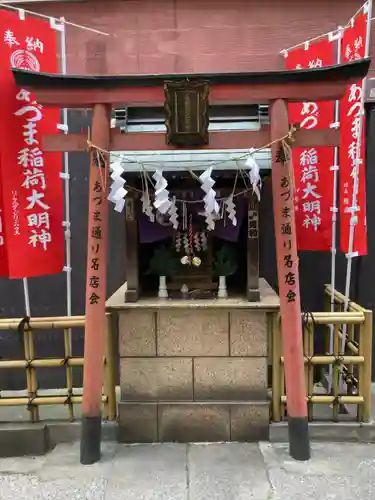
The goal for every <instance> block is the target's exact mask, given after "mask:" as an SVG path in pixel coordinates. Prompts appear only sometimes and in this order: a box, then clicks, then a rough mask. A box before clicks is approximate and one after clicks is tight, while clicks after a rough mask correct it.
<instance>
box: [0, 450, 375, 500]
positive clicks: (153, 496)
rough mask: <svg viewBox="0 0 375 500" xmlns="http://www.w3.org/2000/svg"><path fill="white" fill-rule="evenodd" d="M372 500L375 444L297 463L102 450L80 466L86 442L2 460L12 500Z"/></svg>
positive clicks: (272, 455)
mask: <svg viewBox="0 0 375 500" xmlns="http://www.w3.org/2000/svg"><path fill="white" fill-rule="evenodd" d="M14 498H16V499H17V500H26V499H27V500H47V499H51V500H66V499H68V500H78V499H79V500H295V499H296V500H297V499H298V500H302V499H303V500H310V499H311V500H313V499H314V500H335V499H340V500H346V499H347V500H352V499H353V498H360V499H361V500H370V499H371V500H373V499H374V498H375V445H367V444H330V443H324V444H314V445H313V458H312V459H311V460H310V461H309V462H295V461H293V460H292V459H291V458H290V457H289V456H288V449H287V446H286V445H283V444H270V443H260V444H259V445H258V444H238V443H223V444H207V445H206V444H192V445H183V444H161V445H159V444H155V445H129V446H128V445H121V444H117V443H104V444H103V458H102V461H101V462H100V463H98V464H95V465H92V466H82V465H80V464H79V443H73V444H64V445H58V446H57V447H56V448H55V449H54V450H53V451H52V452H50V453H49V454H48V455H45V456H43V457H38V458H30V457H24V458H17V459H15V458H6V459H1V460H0V499H1V500H8V499H12V500H13V499H14Z"/></svg>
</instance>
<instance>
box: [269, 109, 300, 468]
mask: <svg viewBox="0 0 375 500" xmlns="http://www.w3.org/2000/svg"><path fill="white" fill-rule="evenodd" d="M270 123H271V125H270V126H271V141H275V140H277V138H279V137H283V136H285V135H286V134H287V133H288V130H289V126H288V107H287V103H286V102H285V101H284V100H281V99H278V100H276V101H274V102H272V103H271V105H270ZM279 148H280V144H278V143H275V144H273V145H272V147H271V149H272V194H273V211H274V221H275V234H276V255H277V274H278V281H279V295H280V312H281V330H282V338H283V356H284V368H285V385H286V398H287V410H288V427H289V453H290V455H291V456H292V457H293V458H294V459H296V460H308V459H309V458H310V441H309V428H308V418H307V403H306V392H305V373H304V356H303V337H302V323H301V302H300V290H299V272H298V256H297V238H296V222H295V213H294V199H293V198H294V196H293V194H294V193H293V185H292V179H291V175H290V174H291V168H290V169H289V170H288V166H287V164H286V163H284V162H283V161H282V160H281V159H280V156H279V155H280V149H279ZM276 383H277V381H276Z"/></svg>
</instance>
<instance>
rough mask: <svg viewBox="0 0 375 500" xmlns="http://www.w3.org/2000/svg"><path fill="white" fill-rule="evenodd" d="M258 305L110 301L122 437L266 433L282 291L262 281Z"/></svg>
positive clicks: (250, 437) (228, 437) (253, 436)
mask: <svg viewBox="0 0 375 500" xmlns="http://www.w3.org/2000/svg"><path fill="white" fill-rule="evenodd" d="M261 291H262V296H261V300H260V301H259V302H256V303H250V302H248V301H247V300H246V299H245V298H244V299H234V298H229V299H227V300H197V301H191V300H186V301H185V300H169V301H158V300H157V299H154V300H142V299H141V300H139V301H138V302H136V303H127V304H124V303H122V304H121V303H120V300H123V297H124V293H123V290H119V291H118V292H116V294H115V295H114V296H113V297H111V299H110V300H109V301H108V303H107V306H108V308H109V309H110V310H111V311H113V312H115V313H117V318H118V333H119V353H120V384H121V402H120V404H119V427H120V432H119V436H120V440H121V441H124V442H155V441H161V442H163V441H178V442H199V441H254V440H261V439H267V437H268V426H269V402H268V390H267V389H268V387H267V385H268V384H267V355H268V347H267V340H268V330H267V329H268V323H269V322H268V317H267V316H268V315H269V314H270V313H272V312H274V311H275V310H277V309H278V306H279V302H278V297H277V295H276V294H275V293H274V292H273V291H272V290H271V288H270V287H269V286H268V285H267V283H266V282H265V281H264V280H262V282H261Z"/></svg>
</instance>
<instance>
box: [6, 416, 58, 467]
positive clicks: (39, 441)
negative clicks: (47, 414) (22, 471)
mask: <svg viewBox="0 0 375 500" xmlns="http://www.w3.org/2000/svg"><path fill="white" fill-rule="evenodd" d="M48 448H49V440H48V432H47V427H46V426H45V425H44V424H39V423H33V424H19V423H18V424H2V425H0V457H1V458H4V457H21V456H26V455H33V456H38V455H44V454H45V453H46V452H47V451H48Z"/></svg>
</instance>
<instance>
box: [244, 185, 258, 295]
mask: <svg viewBox="0 0 375 500" xmlns="http://www.w3.org/2000/svg"><path fill="white" fill-rule="evenodd" d="M247 204H248V207H247V286H246V296H247V300H248V301H249V302H259V301H260V289H259V202H258V198H257V197H256V196H255V195H254V194H250V195H249V196H248V198H247Z"/></svg>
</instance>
